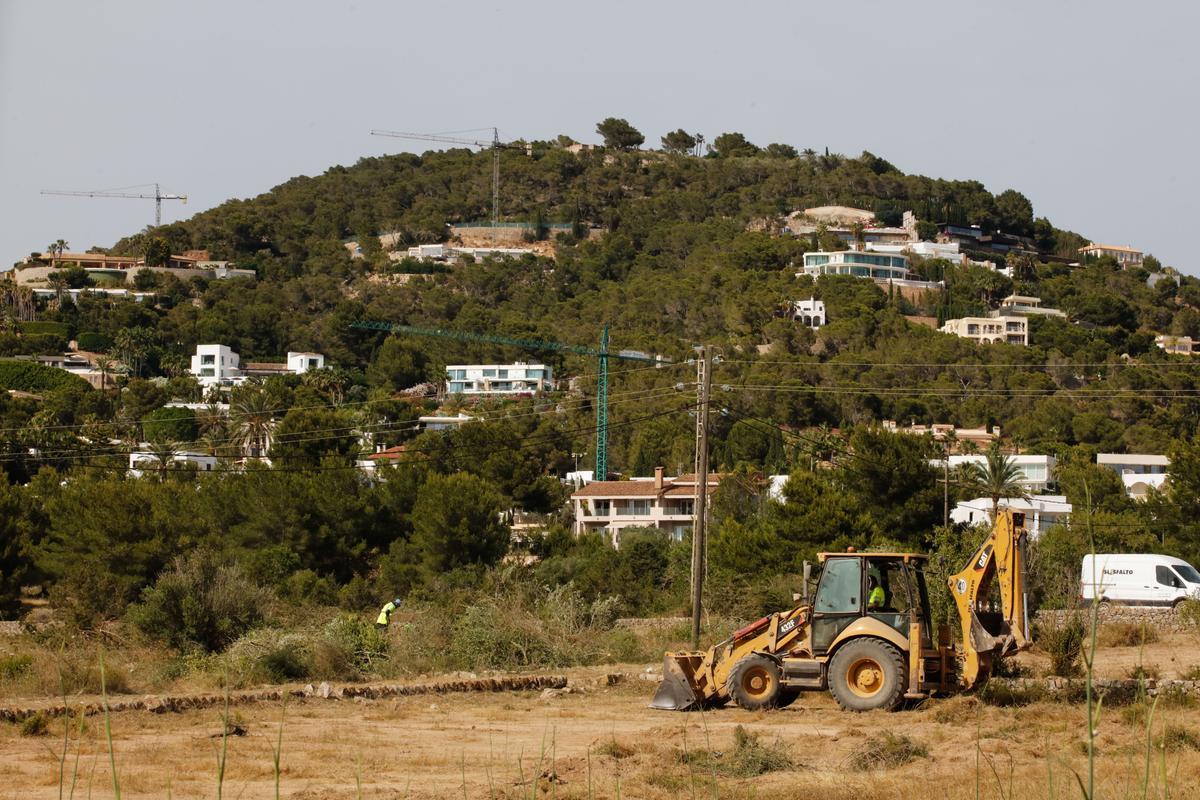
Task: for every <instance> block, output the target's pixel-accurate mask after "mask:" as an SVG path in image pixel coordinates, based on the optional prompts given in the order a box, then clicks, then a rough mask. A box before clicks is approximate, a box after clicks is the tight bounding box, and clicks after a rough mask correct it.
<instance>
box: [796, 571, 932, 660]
mask: <svg viewBox="0 0 1200 800" xmlns="http://www.w3.org/2000/svg"><path fill="white" fill-rule="evenodd" d="M819 558H820V561H821V564H822V565H823V569H822V570H821V578H820V582H819V583H818V585H817V591H816V594H815V596H814V599H813V610H812V639H811V647H812V654H813V655H814V656H818V655H823V654H825V653H827V652H828V651H829V649H830V647H831V646H832V645H833V644H834V642H835V641H836V640H837V638H838V635H839V634H841V632H842V631H843V630H845V629H846V628H847V627H849V626H850V625H851V624H852V623H854V622H855V621H856V620H858V619H862V618H863V617H870V618H873V619H877V620H879V621H880V622H882V623H884V624H885V625H887V626H888V627H890V628H892V629H893V630H895V631H896V633H898V634H899V635H901V636H903V637H905V638H907V637H908V635H909V631H910V630H911V627H910V626H911V624H912V623H913V622H919V623H921V639H922V641H921V646H922V647H923V648H928V647H930V636H929V622H930V614H929V594H928V592H927V591H926V588H925V570H924V567H925V562H926V560H927V559H926V557H925V556H922V555H917V554H914V553H821V554H820V555H819Z"/></svg>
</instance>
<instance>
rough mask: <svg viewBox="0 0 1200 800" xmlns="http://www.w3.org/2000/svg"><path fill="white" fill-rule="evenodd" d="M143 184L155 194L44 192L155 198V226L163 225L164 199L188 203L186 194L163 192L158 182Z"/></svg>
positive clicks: (72, 195) (140, 198) (144, 198)
mask: <svg viewBox="0 0 1200 800" xmlns="http://www.w3.org/2000/svg"><path fill="white" fill-rule="evenodd" d="M142 185H143V186H153V187H154V194H138V193H135V192H62V191H57V190H54V189H43V190H42V194H57V195H65V196H67V197H124V198H129V199H135V200H153V201H154V227H156V228H157V227H158V226H159V225H162V201H163V200H182V201H183V203H184V205H187V195H186V194H163V193H162V190H161V189H160V188H159V186H158V184H157V183H154V184H150V183H146V184H142ZM129 188H130V189H138V188H141V187H140V186H130V187H129Z"/></svg>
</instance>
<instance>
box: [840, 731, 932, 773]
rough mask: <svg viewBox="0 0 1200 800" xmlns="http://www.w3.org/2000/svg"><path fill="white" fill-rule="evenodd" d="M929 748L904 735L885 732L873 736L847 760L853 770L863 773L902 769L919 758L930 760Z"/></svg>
mask: <svg viewBox="0 0 1200 800" xmlns="http://www.w3.org/2000/svg"><path fill="white" fill-rule="evenodd" d="M928 757H929V747H928V746H926V745H925V744H924V743H922V742H918V741H915V740H914V739H911V738H909V737H908V736H905V735H904V734H903V733H893V732H892V731H885V732H884V733H883V735H881V736H872V737H871V738H870V739H867V740H866V741H865V742H863V743H862V744H860V745H859V746H858V747H856V748H855V749H854V751H853V752H852V753H850V758H849V759H848V760H847V763H848V764H849V766H850V768H851V769H854V770H858V771H859V772H863V771H865V770H871V769H890V768H892V767H902V766H904V765H905V764H908V763H910V762H912V761H916V760H917V759H918V758H928Z"/></svg>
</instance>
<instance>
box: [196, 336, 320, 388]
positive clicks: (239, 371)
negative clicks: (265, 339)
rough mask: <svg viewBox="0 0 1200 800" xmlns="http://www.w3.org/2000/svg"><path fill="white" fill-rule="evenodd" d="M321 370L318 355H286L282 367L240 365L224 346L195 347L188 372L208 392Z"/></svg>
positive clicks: (201, 345) (292, 353) (297, 353)
mask: <svg viewBox="0 0 1200 800" xmlns="http://www.w3.org/2000/svg"><path fill="white" fill-rule="evenodd" d="M324 368H325V356H323V355H321V354H320V353H304V352H289V353H288V354H287V363H284V364H251V363H246V364H242V363H241V359H240V358H239V356H238V354H237V353H235V352H234V351H233V350H232V349H231V348H229V347H227V346H226V345H223V344H198V345H196V354H195V355H193V356H192V365H191V369H189V370H188V371H189V372H191V373H192V375H194V376H195V377H196V380H197V381H199V382H200V385H201V386H203V387H205V388H208V387H210V386H234V385H236V384H239V383H244V382H245V380H246V378H247V377H251V376H255V375H258V376H265V375H303V374H304V373H306V372H310V371H313V370H319V369H324Z"/></svg>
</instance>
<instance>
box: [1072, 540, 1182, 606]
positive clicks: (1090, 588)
mask: <svg viewBox="0 0 1200 800" xmlns="http://www.w3.org/2000/svg"><path fill="white" fill-rule="evenodd" d="M1080 581H1081V583H1080V585H1081V587H1082V591H1081V592H1080V597H1081V599H1082V600H1083V602H1084V603H1085V604H1087V603H1091V602H1092V599H1093V598H1094V597H1095V596H1096V594H1097V592H1096V591H1095V589H1096V586H1099V592H1098V594H1099V596H1100V599H1101V600H1107V601H1111V602H1113V603H1120V604H1121V605H1127V606H1173V605H1175V604H1176V603H1178V602H1179V601H1180V600H1184V599H1186V598H1188V597H1197V596H1200V572H1196V568H1195V567H1193V566H1192V565H1191V564H1189V563H1187V562H1186V561H1184V560H1183V559H1181V558H1174V557H1173V556H1160V555H1154V554H1150V553H1145V554H1136V555H1129V554H1115V553H1104V554H1100V553H1097V554H1096V555H1094V556H1093V555H1086V556H1084V557H1083V568H1082V570H1081V575H1080ZM1093 581H1094V583H1093Z"/></svg>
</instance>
